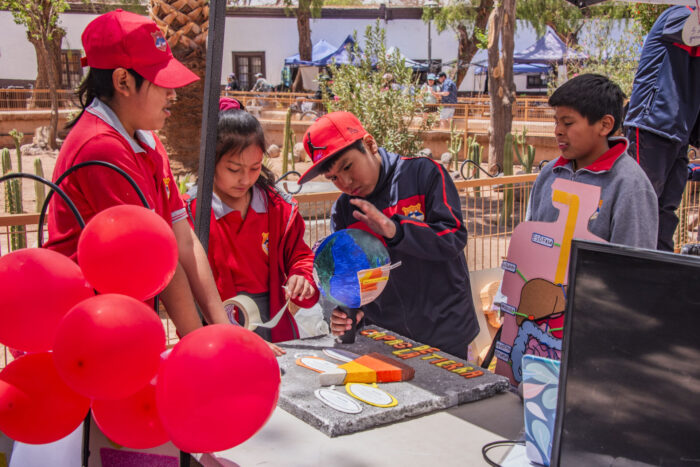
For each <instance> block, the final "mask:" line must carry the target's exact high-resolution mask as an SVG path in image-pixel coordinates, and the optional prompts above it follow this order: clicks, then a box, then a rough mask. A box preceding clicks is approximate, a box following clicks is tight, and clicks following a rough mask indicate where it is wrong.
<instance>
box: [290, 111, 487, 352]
mask: <svg viewBox="0 0 700 467" xmlns="http://www.w3.org/2000/svg"><path fill="white" fill-rule="evenodd" d="M303 144H304V148H305V149H306V151H307V153H308V154H309V157H311V160H312V161H313V162H314V165H313V166H312V167H311V168H310V169H309V170H308V171H307V172H306V173H305V174H304V175H303V176H302V177H301V179H300V180H299V183H305V182H307V181H309V180H311V179H312V178H314V177H316V176H317V175H319V174H323V175H324V176H325V177H326V178H327V179H328V180H331V181H332V182H333V183H334V184H335V186H336V187H337V188H338V189H339V190H340V191H342V192H343V194H342V195H341V196H340V197H339V198H338V200H337V201H336V202H335V204H334V205H333V210H332V214H331V228H332V229H333V230H334V231H335V230H340V229H345V228H358V229H362V230H366V231H368V232H370V233H373V234H374V235H376V236H377V237H379V238H380V239H381V240H382V241H383V242H384V243H385V244H386V246H387V249H388V251H389V255H390V256H391V261H392V263H396V262H398V261H401V267H399V268H397V269H395V270H393V271H392V273H391V279H390V280H389V283H388V284H387V286H386V288H385V289H384V292H383V293H382V294H381V295H380V296H379V298H377V300H375V301H374V302H372V303H370V304H368V305H365V306H364V307H362V311H361V312H359V313H358V320H359V319H362V317H363V316H364V317H365V319H367V320H369V321H370V322H372V323H375V324H377V325H379V326H382V327H384V328H386V329H389V330H391V331H394V332H397V333H400V334H402V335H404V336H407V337H410V338H411V339H414V340H417V341H419V342H423V343H425V344H429V345H431V346H434V347H438V348H440V349H441V350H443V351H445V352H449V353H451V354H453V355H455V356H458V357H460V358H466V357H467V346H468V345H469V343H470V342H471V341H472V340H473V339H474V338H475V337H476V335H477V334H478V333H479V325H478V323H477V320H476V314H475V312H474V304H473V301H472V296H471V289H470V285H469V271H468V269H467V263H466V258H465V256H464V247H465V246H466V243H467V230H466V228H465V226H464V222H463V221H462V212H461V206H460V201H459V194H458V192H457V189H456V188H455V186H454V183H453V182H452V179H451V178H450V177H449V175H448V174H447V173H446V172H445V170H444V169H443V168H442V167H441V166H440V165H439V164H438V163H436V162H435V161H433V160H431V159H428V158H424V157H401V156H399V155H397V154H393V153H389V152H387V151H385V150H384V149H383V148H380V147H378V145H377V142H376V141H375V139H374V138H373V137H372V135H370V134H369V133H367V131H366V130H365V129H364V128H363V127H362V124H361V123H360V121H359V120H358V119H357V117H355V116H354V115H353V114H351V113H349V112H333V113H330V114H327V115H325V116H323V117H321V118H319V119H318V120H316V121H315V122H314V124H313V125H311V127H310V128H309V129H308V131H307V132H306V134H305V135H304V142H303ZM350 325H351V321H350V319H348V318H347V317H346V315H345V313H343V312H341V311H340V310H337V309H336V310H334V311H333V314H332V316H331V330H332V331H333V333H334V334H342V333H344V332H345V331H346V330H347V329H350Z"/></svg>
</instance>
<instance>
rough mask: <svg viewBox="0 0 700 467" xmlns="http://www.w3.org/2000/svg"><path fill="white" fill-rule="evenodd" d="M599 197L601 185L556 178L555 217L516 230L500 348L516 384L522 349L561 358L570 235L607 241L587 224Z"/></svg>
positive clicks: (500, 368)
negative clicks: (557, 213)
mask: <svg viewBox="0 0 700 467" xmlns="http://www.w3.org/2000/svg"><path fill="white" fill-rule="evenodd" d="M599 201H600V187H597V186H593V185H587V184H584V183H578V182H572V181H570V180H563V179H557V180H555V181H554V183H552V203H553V205H554V207H555V208H557V209H558V210H559V217H558V218H557V220H556V222H523V223H521V224H519V225H518V226H516V227H515V229H514V230H513V235H512V236H511V240H510V245H509V247H508V256H507V259H506V260H505V261H503V263H502V265H501V268H502V269H503V285H502V287H501V290H502V292H503V295H505V297H506V300H505V301H504V302H502V303H501V314H502V316H503V330H502V331H501V338H500V340H499V341H498V342H496V350H495V356H496V358H497V361H496V373H497V374H499V375H503V376H507V377H508V379H510V382H511V384H513V385H516V386H517V385H518V384H520V382H521V381H522V358H523V355H539V356H541V357H545V358H551V359H554V360H559V359H560V358H561V339H562V336H563V332H562V331H563V329H564V328H563V326H564V309H565V307H566V286H567V284H568V277H567V276H568V272H569V256H570V252H571V240H572V239H574V238H577V239H581V240H591V241H597V242H605V240H603V239H602V238H600V237H598V236H596V235H594V234H592V233H591V232H590V231H589V230H588V221H589V220H590V218H591V217H592V216H594V215H595V214H596V213H597V210H598V208H599Z"/></svg>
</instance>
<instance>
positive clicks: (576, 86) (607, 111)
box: [548, 73, 625, 136]
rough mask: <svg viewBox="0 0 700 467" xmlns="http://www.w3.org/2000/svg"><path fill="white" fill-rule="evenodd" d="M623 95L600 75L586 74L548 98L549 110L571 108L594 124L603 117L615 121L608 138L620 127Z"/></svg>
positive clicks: (568, 82)
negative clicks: (609, 116)
mask: <svg viewBox="0 0 700 467" xmlns="http://www.w3.org/2000/svg"><path fill="white" fill-rule="evenodd" d="M624 100H625V94H624V93H623V92H622V90H621V89H620V87H619V86H618V85H617V84H615V83H613V82H612V81H610V79H608V78H607V77H605V76H603V75H597V74H594V73H586V74H583V75H578V76H576V77H575V78H571V79H570V80H569V81H567V82H566V83H564V84H562V85H561V86H559V87H558V88H557V89H556V91H554V93H553V94H552V95H551V96H550V97H549V101H548V102H549V105H550V106H552V107H571V108H572V109H574V110H576V111H577V112H578V113H580V114H581V115H582V116H584V117H585V118H586V120H588V123H589V124H591V125H592V124H594V123H595V122H597V121H599V120H600V119H601V118H603V117H604V116H605V115H612V116H613V118H614V119H615V122H614V123H613V128H612V130H610V133H608V136H612V135H613V134H615V132H616V131H617V129H618V128H620V125H621V123H622V103H623V101H624Z"/></svg>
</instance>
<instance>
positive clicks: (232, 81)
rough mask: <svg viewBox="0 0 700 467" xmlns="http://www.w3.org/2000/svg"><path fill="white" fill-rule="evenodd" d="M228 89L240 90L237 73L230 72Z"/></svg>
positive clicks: (227, 83)
mask: <svg viewBox="0 0 700 467" xmlns="http://www.w3.org/2000/svg"><path fill="white" fill-rule="evenodd" d="M225 90H226V91H240V90H241V86H240V84H238V78H236V73H230V74H229V75H228V78H227V82H226V88H225Z"/></svg>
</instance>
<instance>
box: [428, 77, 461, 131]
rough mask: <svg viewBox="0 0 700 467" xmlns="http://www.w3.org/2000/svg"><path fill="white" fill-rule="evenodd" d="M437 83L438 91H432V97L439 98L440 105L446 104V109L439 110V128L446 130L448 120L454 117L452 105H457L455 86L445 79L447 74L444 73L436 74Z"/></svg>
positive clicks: (448, 123)
mask: <svg viewBox="0 0 700 467" xmlns="http://www.w3.org/2000/svg"><path fill="white" fill-rule="evenodd" d="M438 83H440V90H439V91H433V95H434V96H435V97H440V99H441V100H440V102H441V103H443V104H448V106H447V107H442V109H440V126H441V127H442V128H447V127H449V126H450V120H452V117H454V115H455V107H454V104H456V103H457V85H456V84H455V82H454V81H452V80H451V79H450V78H448V77H447V73H445V72H444V71H441V72H440V73H438Z"/></svg>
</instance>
